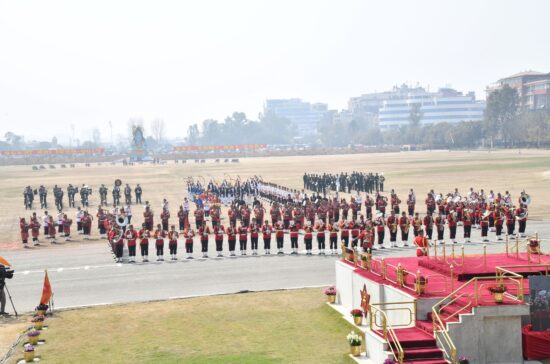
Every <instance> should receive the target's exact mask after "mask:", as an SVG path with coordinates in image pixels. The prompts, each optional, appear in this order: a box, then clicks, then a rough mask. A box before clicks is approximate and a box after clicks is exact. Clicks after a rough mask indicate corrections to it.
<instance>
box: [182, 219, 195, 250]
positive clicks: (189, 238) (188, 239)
mask: <svg viewBox="0 0 550 364" xmlns="http://www.w3.org/2000/svg"><path fill="white" fill-rule="evenodd" d="M194 236H195V231H194V230H193V229H191V226H189V224H187V226H186V228H185V229H184V231H183V237H184V238H185V253H186V254H187V259H193V237H194Z"/></svg>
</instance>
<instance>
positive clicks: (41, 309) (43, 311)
mask: <svg viewBox="0 0 550 364" xmlns="http://www.w3.org/2000/svg"><path fill="white" fill-rule="evenodd" d="M48 307H49V306H48V305H45V304H43V303H41V304H39V305H38V306H36V313H37V314H39V315H46V311H48Z"/></svg>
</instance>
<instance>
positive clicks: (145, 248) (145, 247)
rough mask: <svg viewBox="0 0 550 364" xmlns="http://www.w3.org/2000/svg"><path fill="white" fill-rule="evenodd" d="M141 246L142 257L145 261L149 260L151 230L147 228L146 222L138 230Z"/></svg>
mask: <svg viewBox="0 0 550 364" xmlns="http://www.w3.org/2000/svg"><path fill="white" fill-rule="evenodd" d="M138 235H139V238H140V242H139V247H140V248H141V259H142V261H143V262H144V263H146V262H148V261H149V238H151V232H150V231H149V230H147V227H146V226H145V223H143V224H141V230H140V231H139V232H138Z"/></svg>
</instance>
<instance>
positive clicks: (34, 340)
mask: <svg viewBox="0 0 550 364" xmlns="http://www.w3.org/2000/svg"><path fill="white" fill-rule="evenodd" d="M27 337H28V338H29V343H30V344H32V345H37V344H38V338H39V337H40V331H38V330H31V331H29V332H27Z"/></svg>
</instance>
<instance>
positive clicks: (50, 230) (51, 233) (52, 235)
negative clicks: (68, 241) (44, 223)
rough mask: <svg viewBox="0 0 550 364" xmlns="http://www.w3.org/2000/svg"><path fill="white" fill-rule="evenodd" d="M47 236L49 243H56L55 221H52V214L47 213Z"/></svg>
mask: <svg viewBox="0 0 550 364" xmlns="http://www.w3.org/2000/svg"><path fill="white" fill-rule="evenodd" d="M48 236H49V238H50V243H51V244H56V241H55V223H54V221H53V216H51V215H48Z"/></svg>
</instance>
